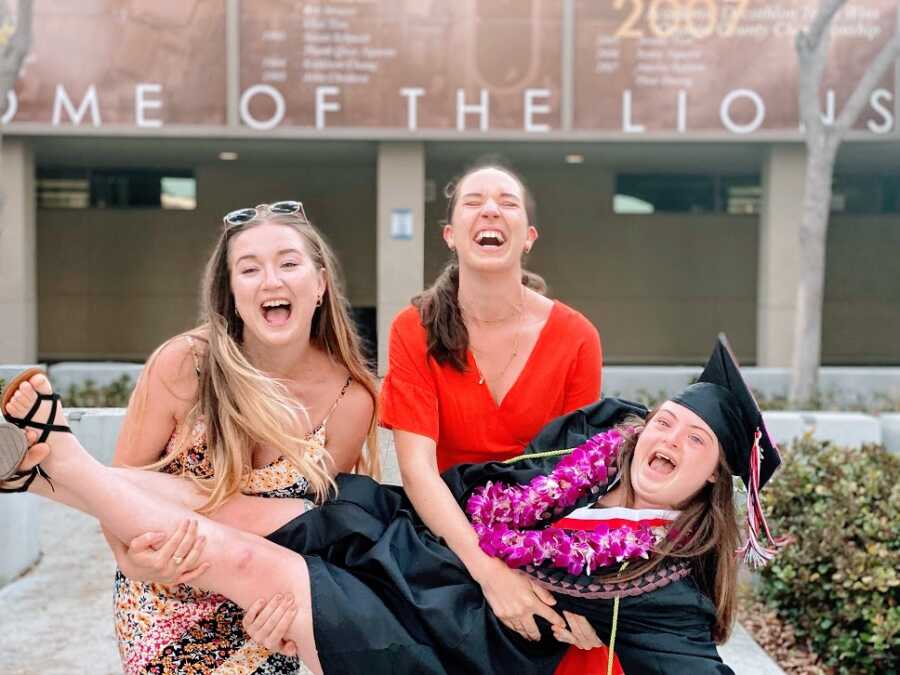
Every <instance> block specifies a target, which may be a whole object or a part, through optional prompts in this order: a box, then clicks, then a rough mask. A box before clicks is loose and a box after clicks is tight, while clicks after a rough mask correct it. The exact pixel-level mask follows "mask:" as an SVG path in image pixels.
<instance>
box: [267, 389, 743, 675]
mask: <svg viewBox="0 0 900 675" xmlns="http://www.w3.org/2000/svg"><path fill="white" fill-rule="evenodd" d="M627 413H635V414H639V415H643V414H645V413H646V410H645V409H644V408H643V407H641V406H637V405H635V404H630V403H627V402H624V401H619V400H616V399H606V400H604V401H600V402H599V403H596V404H593V405H591V406H587V407H586V408H582V409H581V410H578V411H576V412H574V413H571V414H569V415H566V416H564V417H562V418H559V419H558V420H555V421H553V422H551V423H550V424H549V425H548V426H547V427H545V429H544V430H542V432H541V434H539V436H538V437H537V438H536V439H535V440H534V441H533V442H532V444H531V445H529V448H528V451H529V452H531V453H534V452H540V451H543V450H547V449H559V448H568V447H574V446H576V445H578V444H579V443H581V442H582V441H584V440H585V439H586V438H588V437H590V436H592V435H594V434H595V433H597V432H599V431H601V430H603V429H605V428H608V427H610V426H612V425H613V424H615V423H616V422H618V421H619V420H620V419H622V418H623V417H624V415H625V414H627ZM559 459H560V457H559V456H556V457H535V458H531V457H527V458H523V459H521V460H519V461H516V462H514V463H502V462H489V463H486V464H477V465H460V466H458V467H454V468H452V469H450V470H448V471H447V472H445V473H444V475H443V478H444V480H445V482H446V483H447V485H448V486H449V488H450V490H451V492H452V493H453V494H454V496H455V497H456V498H457V500H458V501H459V503H460V504H464V503H465V501H466V499H467V497H468V495H469V494H470V493H471V491H472V490H473V489H474V488H476V487H478V486H479V485H482V484H484V483H485V482H486V481H488V480H494V481H503V482H508V483H526V482H528V481H529V480H531V478H533V477H534V476H537V475H540V474H545V473H548V472H549V471H551V470H552V469H553V467H554V466H555V465H556V462H558V461H559ZM337 483H338V493H337V496H336V497H334V498H332V499H330V500H329V501H327V502H326V503H325V504H323V505H322V506H321V507H319V508H317V509H313V510H312V511H309V512H307V513H305V514H303V515H302V516H299V517H298V518H296V519H294V520H292V521H291V522H289V523H287V524H286V525H284V526H283V527H281V528H280V529H279V530H277V531H276V532H274V533H272V534H271V535H269V536H268V539H270V540H271V541H273V542H275V543H277V544H279V545H281V546H285V547H287V548H289V549H291V550H293V551H296V552H297V553H300V554H302V555H303V556H304V558H305V560H306V563H307V566H308V568H309V574H310V587H311V593H312V609H313V631H314V636H315V640H316V646H317V648H318V652H319V659H320V662H321V664H322V667H323V669H324V671H325V673H326V674H328V675H331V674H335V675H337V674H340V675H353V674H354V673H360V674H362V673H366V674H368V673H373V674H375V673H385V674H388V673H390V674H391V675H404V674H407V673H408V674H410V675H411V674H413V673H415V674H417V675H418V674H434V675H456V674H459V675H463V674H466V675H470V674H480V673H484V674H486V675H487V674H494V673H496V674H497V675H504V674H509V675H530V674H534V675H540V674H550V673H553V671H554V670H555V668H556V666H557V665H558V664H559V662H560V661H561V660H562V657H563V656H564V654H565V651H566V650H567V649H568V645H565V644H562V643H559V642H557V641H556V640H555V639H553V637H552V634H551V633H550V631H549V628H548V624H547V623H546V622H544V621H543V620H542V619H539V620H538V623H539V625H540V627H541V633H542V639H541V640H540V641H537V642H530V641H528V640H525V639H523V638H521V637H520V636H519V635H518V634H517V633H515V632H513V631H510V630H508V629H507V628H506V627H505V626H503V624H502V623H500V621H499V620H498V619H497V618H496V617H495V616H494V614H493V612H492V611H491V609H490V607H489V606H488V604H487V603H486V601H485V599H484V596H483V595H482V594H481V590H480V587H479V586H478V584H477V583H476V582H475V581H474V580H473V579H472V578H471V576H469V574H468V572H467V571H466V569H465V567H464V566H463V564H462V562H461V561H460V560H459V558H458V557H457V556H456V555H455V554H454V553H453V552H452V551H451V550H450V549H449V548H448V547H447V546H446V545H445V544H444V543H443V542H442V541H441V540H440V539H438V538H437V537H435V536H434V535H433V534H432V533H431V532H430V531H429V530H428V529H427V528H426V527H425V526H424V525H423V524H422V522H421V520H420V519H419V518H418V516H417V515H416V513H415V511H414V510H413V508H412V506H411V505H410V503H409V501H408V499H407V498H406V496H405V494H404V493H403V491H402V489H400V488H395V487H387V486H382V485H379V484H377V483H375V482H374V481H372V480H371V479H369V478H367V477H365V476H354V475H342V476H339V477H338V479H337ZM600 487H602V488H605V486H600ZM598 494H600V491H599V490H598V491H597V492H594V493H592V494H588V495H586V496H585V497H584V498H583V499H582V500H580V501H579V503H577V504H575V505H574V506H573V507H572V509H574V508H578V507H580V506H584V505H586V504H589V503H592V502H594V501H596V499H597V498H598ZM572 509H566V510H565V512H563V513H562V514H561V515H565V513H568V512H569V511H570V510H572ZM554 595H555V596H556V597H557V600H558V605H557V609H559V610H560V611H561V610H562V609H571V610H572V611H575V612H578V613H580V614H583V615H584V616H586V617H587V619H588V620H589V621H590V622H591V624H592V625H593V626H594V627H595V629H596V630H597V632H598V634H599V635H600V637H601V639H604V640H605V639H608V637H609V633H610V629H611V621H612V600H611V599H607V600H601V599H590V600H588V599H586V598H584V597H578V596H572V595H567V594H563V593H555V594H554ZM620 602H621V604H620V609H619V621H618V636H617V638H616V653H617V654H618V656H619V659H620V661H621V662H622V665H623V668H624V669H625V672H626V673H627V675H638V674H641V673H690V674H691V675H702V674H703V673H730V672H731V670H730V669H729V668H727V667H726V666H724V665H723V664H722V663H721V660H720V659H719V657H718V654H717V652H716V649H715V645H713V643H712V642H711V640H710V627H711V625H712V621H713V619H714V612H713V608H712V604H711V603H710V601H709V599H708V598H706V597H705V596H704V595H703V594H702V593H701V592H700V591H699V590H698V589H697V587H696V585H695V584H694V583H693V581H691V580H690V579H689V578H687V579H683V580H681V581H676V582H673V583H671V584H669V585H668V586H665V587H663V588H660V589H659V590H655V591H653V592H652V593H646V594H643V595H639V596H636V597H629V598H623V599H622V600H621V601H620Z"/></svg>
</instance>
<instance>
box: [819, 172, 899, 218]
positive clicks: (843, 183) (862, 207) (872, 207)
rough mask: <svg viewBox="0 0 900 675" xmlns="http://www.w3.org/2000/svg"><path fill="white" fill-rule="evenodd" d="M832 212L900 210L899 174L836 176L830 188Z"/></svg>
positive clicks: (886, 211) (889, 211)
mask: <svg viewBox="0 0 900 675" xmlns="http://www.w3.org/2000/svg"><path fill="white" fill-rule="evenodd" d="M831 212H832V213H856V214H880V213H900V176H879V175H877V174H874V175H873V174H868V175H866V174H850V175H837V176H835V177H834V182H833V184H832V189H831Z"/></svg>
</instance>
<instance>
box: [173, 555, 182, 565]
mask: <svg viewBox="0 0 900 675" xmlns="http://www.w3.org/2000/svg"><path fill="white" fill-rule="evenodd" d="M172 560H173V562H174V563H175V564H176V565H180V564H181V563H183V562H184V558H182V557H181V556H180V555H176V556H174V557H173V558H172Z"/></svg>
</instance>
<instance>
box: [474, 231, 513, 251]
mask: <svg viewBox="0 0 900 675" xmlns="http://www.w3.org/2000/svg"><path fill="white" fill-rule="evenodd" d="M475 243H476V244H478V246H480V247H481V248H483V249H498V248H500V247H501V246H503V244H505V243H506V235H504V234H503V232H501V231H500V230H479V231H478V232H476V233H475Z"/></svg>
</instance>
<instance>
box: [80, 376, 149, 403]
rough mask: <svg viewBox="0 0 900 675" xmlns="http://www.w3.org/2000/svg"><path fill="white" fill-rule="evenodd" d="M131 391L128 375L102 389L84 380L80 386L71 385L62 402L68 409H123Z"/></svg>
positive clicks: (132, 386)
mask: <svg viewBox="0 0 900 675" xmlns="http://www.w3.org/2000/svg"><path fill="white" fill-rule="evenodd" d="M132 389H134V383H133V382H132V381H131V378H130V377H129V376H128V375H122V376H121V377H119V378H118V379H117V380H115V381H113V382H110V383H109V384H107V385H105V386H102V387H98V386H97V385H96V384H95V383H94V381H93V380H85V381H84V383H83V384H81V385H74V384H73V385H71V386H70V387H69V390H68V391H67V392H66V393H65V395H64V396H63V401H64V402H65V405H66V407H69V408H125V407H127V406H128V398H129V397H130V396H131V391H132Z"/></svg>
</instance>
